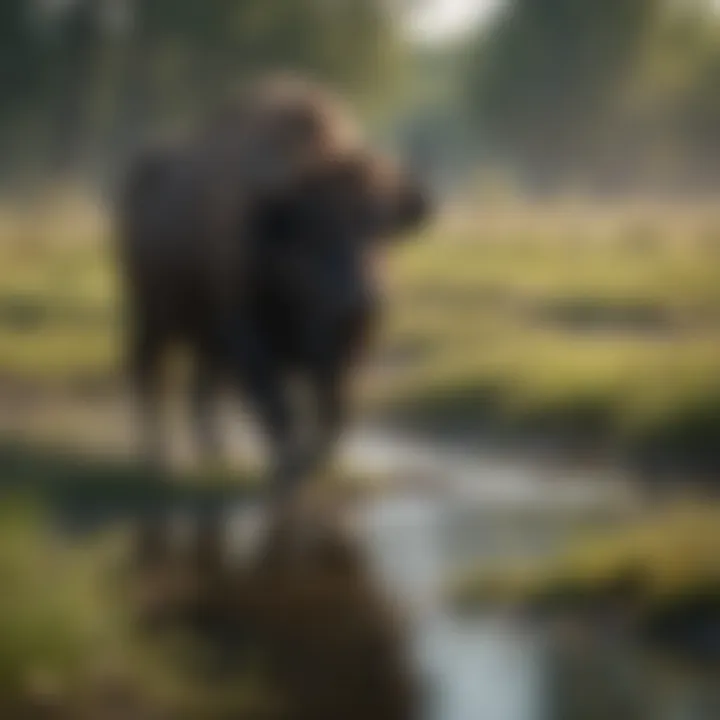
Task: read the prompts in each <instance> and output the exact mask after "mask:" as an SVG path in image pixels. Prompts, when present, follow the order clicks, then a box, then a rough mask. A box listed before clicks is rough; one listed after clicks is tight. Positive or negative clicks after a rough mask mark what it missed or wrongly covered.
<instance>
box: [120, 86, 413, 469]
mask: <svg viewBox="0 0 720 720" xmlns="http://www.w3.org/2000/svg"><path fill="white" fill-rule="evenodd" d="M293 87H294V86H293ZM266 92H267V96H265V95H263V94H262V93H261V92H260V91H258V90H256V91H255V93H256V95H255V96H250V99H248V98H247V97H246V98H245V100H244V102H245V103H246V105H245V106H243V105H242V103H241V104H240V105H235V106H233V108H234V109H233V110H232V112H230V111H228V112H227V113H226V114H225V115H224V116H223V117H222V118H221V119H220V120H216V121H215V122H216V125H215V128H216V130H215V132H214V133H208V132H205V133H204V134H200V135H199V136H198V137H197V138H194V139H192V140H191V141H188V142H187V143H185V144H184V145H178V146H175V147H167V148H162V149H157V150H154V151H152V152H149V153H147V154H145V155H144V156H143V157H142V158H141V159H140V160H139V161H138V163H137V164H136V165H135V166H134V168H133V169H132V171H131V173H130V175H129V178H128V181H127V184H126V188H125V192H124V195H123V198H122V206H121V215H120V220H121V222H120V244H121V257H122V263H123V268H124V270H125V277H126V281H127V289H128V307H129V312H130V317H129V321H130V341H129V350H130V363H131V371H132V376H133V379H134V382H135V384H136V387H137V389H138V390H139V393H140V397H141V398H142V401H143V405H144V417H145V418H146V421H147V422H146V425H145V430H144V432H145V441H146V443H147V444H148V449H149V450H150V451H151V452H152V453H153V454H154V455H155V456H157V455H158V454H159V453H160V449H159V446H160V445H161V439H160V438H159V424H158V422H157V418H156V414H157V395H158V388H159V380H160V377H161V373H160V363H161V361H162V358H163V355H164V351H165V349H166V348H167V347H168V346H169V345H170V344H171V343H174V342H183V343H184V344H185V345H186V346H187V347H189V348H190V350H191V351H192V355H193V356H194V359H195V365H196V380H195V388H194V391H193V397H194V414H195V417H196V420H197V429H198V433H199V437H200V439H201V441H202V443H203V446H204V448H205V449H206V451H208V452H209V453H212V454H214V453H215V452H216V448H215V447H214V445H215V435H214V432H213V429H212V426H211V418H210V408H209V403H210V400H211V397H212V394H213V393H212V391H213V388H214V386H215V384H216V382H217V381H218V379H219V377H220V376H221V375H222V374H223V373H225V374H229V375H230V376H231V379H233V380H236V381H238V382H239V384H240V385H241V386H242V387H243V389H244V390H245V392H246V393H247V395H248V396H249V399H250V400H251V402H253V403H254V405H255V408H256V410H257V412H258V413H259V415H260V417H261V422H262V424H263V427H264V429H265V430H266V432H267V434H268V435H269V437H270V440H271V442H272V443H274V447H275V448H276V450H277V452H276V453H275V459H276V462H278V463H279V464H280V465H281V466H282V467H281V468H280V472H279V476H280V477H282V478H285V479H288V478H290V477H292V478H295V479H297V478H298V477H299V474H300V473H299V467H300V466H301V465H305V466H307V465H308V463H307V460H308V456H309V455H318V454H321V453H320V451H319V450H318V448H319V447H320V446H322V447H323V450H325V449H327V447H328V446H329V445H330V444H331V441H330V440H329V438H330V436H331V435H334V434H335V432H336V429H337V427H338V426H339V423H340V414H341V411H340V405H341V403H340V398H339V395H340V388H341V386H342V383H343V376H344V373H345V370H346V368H347V366H348V364H349V355H348V352H346V348H347V347H349V346H350V345H352V344H357V343H355V342H353V340H354V338H355V337H356V336H359V334H360V333H361V326H364V325H365V318H366V316H367V315H368V311H369V308H370V305H371V299H372V295H373V293H372V286H371V283H370V280H371V278H370V277H369V276H368V274H367V272H366V269H365V265H364V263H363V258H364V255H365V254H366V253H367V252H368V250H369V248H370V246H371V245H372V244H373V243H372V241H373V240H376V239H379V238H381V237H382V236H385V235H393V234H396V233H397V232H398V231H399V230H401V229H403V228H405V227H410V226H413V225H415V224H417V222H418V221H419V220H420V219H421V217H422V216H423V215H424V211H425V208H424V205H423V202H422V195H421V193H420V191H419V190H418V189H417V188H416V187H415V186H414V185H413V184H412V183H410V182H409V181H407V180H406V179H405V178H404V177H403V175H402V174H401V173H399V172H398V171H396V170H392V171H390V170H388V168H387V167H386V163H385V162H384V161H381V160H380V158H378V157H375V156H373V155H372V154H368V153H365V152H361V151H359V150H358V149H357V146H356V144H355V141H354V140H350V139H349V133H348V132H347V130H346V129H343V130H342V132H341V131H339V130H338V128H336V127H335V124H336V123H338V122H339V121H338V120H337V113H332V112H330V111H329V109H328V107H329V106H328V103H325V104H323V101H322V96H321V95H318V94H317V93H316V92H315V91H313V92H311V91H310V90H309V89H298V88H296V87H294V90H293V93H289V91H287V90H285V91H283V90H281V89H277V88H276V89H275V90H274V91H273V92H274V94H273V92H270V91H269V90H266ZM253 97H255V99H256V103H255V104H253V103H252V98H253ZM243 108H245V109H243ZM223 148H224V150H225V152H224V153H223V152H222V150H223ZM263 160H266V161H267V162H266V163H265V164H264V163H263V162H262V161H263ZM283 164H284V167H283ZM331 309H332V312H329V310H331ZM289 370H292V371H297V370H302V372H304V373H305V375H306V377H307V379H309V380H310V383H311V385H312V386H313V388H314V390H315V393H316V397H317V400H318V406H319V408H320V414H321V416H323V417H322V420H321V423H320V424H321V426H323V427H322V431H323V432H322V435H323V439H322V440H321V441H319V442H318V443H317V446H316V447H315V449H313V450H311V451H304V452H303V458H302V459H301V458H300V457H299V456H298V454H294V453H293V452H291V448H292V447H293V446H294V440H295V436H294V431H295V428H294V427H293V426H292V420H291V419H292V412H291V408H290V407H289V405H288V398H287V393H286V387H285V384H286V383H285V380H286V375H287V372H288V371H289Z"/></svg>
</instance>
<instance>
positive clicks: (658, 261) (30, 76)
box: [0, 0, 720, 720]
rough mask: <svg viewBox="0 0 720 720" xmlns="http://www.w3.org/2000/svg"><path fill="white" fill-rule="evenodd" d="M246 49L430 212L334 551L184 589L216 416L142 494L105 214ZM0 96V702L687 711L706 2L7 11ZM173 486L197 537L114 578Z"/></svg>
mask: <svg viewBox="0 0 720 720" xmlns="http://www.w3.org/2000/svg"><path fill="white" fill-rule="evenodd" d="M273 70H282V71H287V70H290V71H293V72H296V73H299V74H304V75H309V76H310V77H312V78H314V79H316V80H318V81H320V82H322V83H325V84H327V85H328V86H329V87H331V88H333V89H334V90H335V91H336V92H338V93H340V94H341V95H342V96H343V97H344V98H345V99H346V100H347V101H348V102H349V103H350V104H351V107H352V108H353V111H354V112H355V113H356V114H357V116H358V117H359V118H360V119H361V121H362V123H363V126H364V128H365V130H366V133H367V135H368V137H369V138H370V139H371V140H372V141H373V142H374V143H375V144H377V146H378V147H380V148H383V149H387V150H388V151H390V152H392V153H396V154H398V155H399V156H400V157H402V158H404V159H405V160H406V161H407V162H409V163H410V164H411V166H412V167H413V168H414V169H415V170H416V171H417V172H418V173H419V174H420V175H421V177H423V178H424V179H426V181H427V182H429V183H430V185H431V187H432V188H433V191H434V193H435V194H436V196H437V197H438V198H439V200H440V202H439V205H440V213H439V217H438V218H437V219H436V220H435V222H434V223H433V225H432V227H430V228H428V230H427V231H426V232H425V233H424V234H423V236H422V237H421V238H419V239H418V240H412V241H411V242H409V243H407V244H405V245H404V246H403V247H401V248H399V249H398V250H397V252H396V253H394V254H393V257H392V258H391V260H390V267H389V269H388V273H387V276H388V284H389V288H388V305H387V308H386V316H385V319H384V325H383V330H382V333H381V335H382V336H381V338H380V343H379V346H378V347H377V348H376V349H375V351H374V352H373V354H372V358H371V362H370V365H369V367H368V368H367V370H366V372H365V375H364V376H363V383H362V388H361V391H360V392H359V397H358V405H359V408H358V410H359V412H358V413H357V421H356V423H355V427H354V430H353V432H351V433H350V434H349V437H348V438H347V441H346V446H345V461H344V463H343V464H342V467H341V468H339V469H338V470H337V471H336V472H335V473H334V474H333V475H334V476H333V477H332V478H331V479H330V481H329V482H330V486H331V487H332V488H333V492H335V491H337V490H338V488H341V489H342V490H341V492H342V493H343V496H345V495H346V494H347V496H348V497H350V498H351V499H352V502H351V503H350V509H349V510H348V511H347V514H348V516H349V519H350V521H351V525H352V527H353V528H354V532H355V533H356V535H353V537H354V539H353V540H352V541H351V540H349V539H348V538H342V539H341V540H342V541H341V540H338V538H335V537H334V536H333V537H332V538H330V539H328V538H325V539H324V540H322V542H321V543H320V545H321V547H319V549H318V552H317V554H316V555H313V557H312V562H310V565H309V567H310V566H311V567H310V569H309V570H308V573H310V574H309V575H307V576H306V577H305V579H304V580H303V581H302V582H301V581H297V582H298V583H299V584H298V585H297V586H293V585H292V583H291V584H290V585H287V582H289V581H287V582H286V580H283V578H282V577H281V578H280V579H278V578H276V577H275V576H273V579H272V582H273V583H275V582H277V583H280V585H279V586H276V585H273V584H272V583H271V584H270V585H267V586H266V585H264V584H262V583H259V584H258V583H253V582H251V583H250V585H248V580H247V578H238V577H236V575H237V573H235V574H233V573H231V572H230V571H228V570H223V571H222V572H220V571H218V574H216V575H212V577H211V576H210V575H206V574H204V573H205V571H206V570H209V569H211V568H212V567H213V563H212V562H209V561H208V559H207V558H208V557H211V558H214V557H215V556H216V555H217V554H222V553H224V552H226V551H228V547H230V549H232V547H231V546H232V545H233V542H235V543H237V542H240V541H233V540H232V538H233V537H235V536H236V535H237V536H238V537H239V536H240V535H242V532H241V531H242V528H244V527H246V526H247V524H248V522H250V524H251V525H252V522H251V521H252V517H249V516H248V512H246V511H247V510H248V508H249V509H252V508H253V507H255V506H254V505H253V500H252V498H253V495H254V493H255V491H256V486H257V477H258V472H257V469H256V463H255V459H254V456H255V447H254V445H255V443H254V441H253V440H252V433H251V432H249V431H248V428H247V423H246V422H245V421H244V420H242V419H238V418H237V417H236V415H237V408H234V407H229V408H228V411H227V413H226V414H227V418H226V425H227V426H228V427H227V430H228V432H229V433H230V434H231V435H232V437H233V443H232V447H231V451H232V453H233V455H234V456H235V457H234V462H233V463H232V464H231V467H227V468H225V467H223V468H220V469H218V468H196V467H194V466H193V464H192V463H190V462H187V461H186V455H187V454H188V453H187V446H188V445H189V441H188V440H187V437H186V436H187V428H185V427H183V425H182V422H181V421H179V420H178V421H177V423H176V424H177V425H178V427H177V433H176V437H177V438H178V439H177V443H176V444H177V448H175V449H176V451H177V452H176V454H177V455H178V457H179V460H178V463H177V471H176V477H175V476H174V477H173V482H172V483H170V484H163V485H161V484H159V483H157V482H155V481H156V480H157V478H155V477H153V475H152V473H151V472H150V471H148V470H147V469H142V468H139V467H138V466H137V465H136V464H135V463H134V462H133V450H132V427H131V423H130V422H129V421H128V415H127V412H126V407H125V405H126V396H127V393H126V392H125V390H126V389H125V387H124V380H123V375H122V361H121V353H122V343H123V335H122V330H123V312H122V302H121V298H120V293H119V291H118V283H117V279H116V274H115V264H114V257H113V246H112V242H111V237H112V225H111V222H110V219H111V218H110V212H109V210H110V208H111V205H112V202H113V199H114V196H115V192H116V188H117V186H118V182H119V181H120V179H121V177H122V173H123V171H124V169H125V168H126V166H127V163H128V161H129V160H130V158H131V157H132V155H133V153H135V152H136V151H137V150H138V149H139V148H141V147H143V146H144V145H145V144H147V143H148V142H150V141H152V140H153V139H155V138H158V137H164V136H166V135H173V134H176V133H181V132H183V131H184V130H186V129H187V128H192V127H193V126H194V125H195V124H196V123H197V122H198V121H199V120H202V119H203V118H204V117H205V116H206V114H207V112H208V111H209V109H210V108H212V107H213V105H214V104H215V103H217V102H218V100H219V99H220V98H222V97H223V96H225V95H226V94H227V93H228V92H229V91H231V90H232V89H233V88H234V87H236V86H238V85H241V84H242V83H243V82H244V81H247V80H250V79H252V78H255V77H257V76H258V75H259V74H262V73H266V72H268V71H273ZM0 99H1V102H0V488H2V490H3V502H2V512H1V515H2V521H1V522H0V535H3V536H4V537H3V538H2V540H0V583H2V587H3V593H2V594H1V596H0V715H2V717H7V718H9V720H14V719H15V718H19V719H20V718H26V717H28V718H29V717H33V718H34V717H48V718H56V717H57V718H68V719H69V720H75V718H89V719H90V720H104V719H105V718H108V719H110V718H119V717H122V718H128V720H135V719H136V718H137V719H139V718H146V717H152V718H154V717H158V718H160V717H163V718H165V717H170V718H188V719H190V718H204V719H205V718H258V717H279V718H295V717H297V718H303V719H305V718H307V720H323V719H324V718H326V717H340V716H342V717H347V718H351V717H355V716H357V717H358V718H360V717H368V716H373V717H377V718H384V717H388V718H400V717H402V718H405V717H423V718H425V717H427V718H430V719H431V720H481V719H482V720H541V719H543V720H565V719H566V718H567V719H568V720H591V719H594V720H609V719H610V718H614V719H616V720H620V718H628V719H629V720H646V719H647V720H665V719H666V718H667V720H675V719H676V718H677V719H679V718H683V719H685V718H687V719H689V720H717V719H718V718H720V690H719V688H720V505H718V502H717V495H718V488H720V205H719V204H718V197H720V4H719V3H718V2H717V1H716V0H514V1H513V0H262V1H260V0H2V3H0ZM181 364H182V363H180V365H181ZM178 372H182V367H180V368H179V369H178ZM199 507H200V508H207V507H222V508H224V510H225V511H226V514H227V516H228V519H227V522H226V523H225V524H224V527H223V537H224V539H223V541H222V542H220V541H219V540H217V538H215V537H214V535H213V533H212V532H210V531H208V537H206V536H205V535H204V534H203V533H202V532H201V533H200V534H199V535H197V536H196V540H195V541H193V542H194V543H195V545H194V544H193V542H191V543H190V545H188V544H187V543H185V545H183V543H182V542H180V541H177V542H176V541H175V540H173V542H172V543H170V541H169V540H167V538H165V537H164V536H163V537H156V538H154V539H153V538H152V537H150V538H148V537H145V536H144V535H142V534H141V537H140V541H141V542H140V552H139V553H138V555H137V557H138V558H139V559H140V560H142V561H143V562H141V563H140V564H141V565H142V567H140V568H138V567H135V565H133V562H135V560H137V558H135V556H134V555H133V556H132V558H131V559H132V560H133V562H131V563H130V565H132V567H131V569H128V568H127V567H126V566H127V564H128V562H127V561H128V557H127V555H128V553H127V548H128V535H129V534H130V535H132V531H129V529H128V522H127V521H128V519H133V520H135V519H137V518H138V517H146V516H148V515H153V514H155V513H156V512H161V513H163V514H168V515H172V517H173V518H177V517H179V518H180V520H182V518H183V517H186V516H187V515H194V514H196V511H197V508H199ZM252 514H253V513H252V512H250V513H249V515H250V516H252ZM180 525H182V522H180ZM236 530H237V532H235V531H236ZM173 532H174V531H173ZM170 534H172V533H170ZM186 534H187V533H185V535H186ZM330 534H331V535H332V533H330ZM160 535H162V533H161V534H160ZM175 535H177V536H178V537H181V536H182V537H184V534H183V532H176V533H175V532H174V534H173V537H175ZM133 537H134V536H133ZM208 538H209V539H208ZM166 540H167V542H166ZM215 541H217V543H218V544H217V546H215V545H213V542H215ZM338 542H339V543H340V546H341V548H340V549H338V548H337V547H335V544H337V543H338ZM173 543H174V544H173ZM203 543H205V544H203ZM323 543H325V544H323ZM333 543H335V544H333ZM166 545H168V547H166ZM221 545H222V546H223V547H222V549H221V548H220V546H221ZM328 545H329V546H331V547H332V548H334V549H333V550H332V551H329V550H327V547H326V546H328ZM170 546H172V547H170ZM181 546H182V547H185V550H184V551H183V552H180V550H178V547H181ZM188 547H189V548H190V550H188ZM208 547H209V548H210V549H209V550H208ZM168 548H169V549H168ZM203 552H205V553H209V555H203V554H202V553H203ZM131 555H132V553H131ZM356 555H357V556H358V557H356ZM198 557H199V558H201V560H200V562H198V561H197V560H198ZM148 558H150V559H154V562H155V563H156V565H154V566H153V567H152V569H151V571H148V570H147V568H146V567H145V565H143V563H144V562H145V561H147V560H148ZM138 562H139V560H138ZM198 568H200V569H198ZM338 568H340V569H341V570H342V572H340V570H338ZM201 571H202V572H201ZM338 572H340V575H341V576H342V578H343V580H342V582H340V583H339V584H338V581H337V577H336V575H337V573H338ZM263 577H264V576H263ZM243 582H244V583H245V585H243V584H242V583H243ZM263 582H265V580H263ZM283 582H286V584H285V585H283V584H282V583H283ZM308 586H312V587H314V588H315V589H316V591H317V592H316V594H315V596H314V597H315V600H314V601H313V602H315V603H316V604H315V605H313V603H311V602H309V601H307V593H306V590H307V587H308ZM189 587H192V588H194V590H193V591H192V592H191V591H190V590H188V588H189ZM278 587H279V588H280V589H278ZM198 588H200V589H198ZM288 588H289V589H288ZM359 588H362V589H359ZM6 589H7V590H6ZM378 595H383V596H389V597H390V601H389V604H390V605H393V606H394V607H395V610H396V612H397V613H398V616H399V617H394V618H393V619H390V618H388V617H386V615H385V608H384V606H383V609H382V610H381V609H380V608H379V607H377V606H378V605H380V604H382V603H379V600H378V599H377V597H376V596H378ZM278 596H281V597H283V598H284V599H285V601H286V605H280V604H278V603H277V601H276V600H277V597H278ZM218 598H224V600H223V602H220V601H219V600H218ZM248 598H251V600H248ZM236 601H237V602H236ZM358 614H359V615H358ZM158 616H160V617H161V619H162V620H163V622H161V623H160V625H162V631H160V632H159V633H158V632H155V629H153V630H152V631H149V630H148V625H150V626H152V628H155V625H156V624H157V622H156V620H157V617H158ZM147 617H151V621H150V620H148V619H147ZM357 617H362V618H363V622H366V623H369V625H367V627H372V628H374V630H372V632H371V631H370V630H367V632H366V636H367V637H369V636H372V637H373V638H375V637H377V638H381V639H382V642H381V640H380V639H378V640H377V644H376V645H374V646H373V648H374V649H370V650H368V648H367V647H366V646H365V645H362V644H361V645H356V644H354V643H355V642H356V640H357V642H360V641H359V640H358V639H357V637H356V636H357V635H358V633H353V632H352V630H353V628H357V627H358V626H361V624H360V621H359V620H357V619H355V618H357ZM198 618H201V620H199V619H198ZM281 618H282V619H283V621H282V622H281V621H280V619H281ZM287 618H291V619H290V620H287ZM313 623H314V624H313ZM166 625H168V626H169V627H170V629H169V630H167V628H166V627H165V626H166ZM301 626H302V627H306V626H307V627H309V628H311V630H309V631H308V632H307V633H306V634H305V635H303V634H302V633H301V632H300V630H299V628H300V627H301ZM400 626H402V627H403V628H404V629H405V632H403V633H400V631H399V628H400ZM258 627H259V628H261V629H262V632H255V634H253V632H254V630H253V629H257V628H258ZM362 627H366V626H364V625H362ZM218 628H219V630H218ZM279 628H281V629H279ZM360 634H362V633H360ZM219 638H222V642H221V641H220V639H219ZM248 638H251V639H250V640H249V639H248ZM328 638H335V639H337V638H342V639H343V640H344V641H345V642H336V641H335V640H332V641H331V640H329V639H328ZM361 646H362V649H360V648H361ZM239 648H240V649H243V648H244V649H247V648H250V650H248V651H247V652H245V653H244V654H243V653H241V652H240V651H239ZM268 648H270V650H268ZM363 653H365V654H363ZM386 654H387V656H388V657H391V656H392V658H394V660H393V662H390V661H388V662H387V663H379V661H378V658H379V657H385V656H386ZM398 654H399V655H401V656H402V658H398V657H396V655H398ZM239 655H242V657H241V658H240V657H238V656H239ZM246 655H249V656H250V657H249V659H248V657H246ZM228 657H230V658H231V660H228ZM309 657H313V658H315V661H314V662H309V661H308V658H309ZM218 658H220V659H218ZM259 658H260V659H259ZM263 658H264V659H263ZM268 658H269V659H268ZM288 658H295V660H294V661H290V660H288ZM298 658H299V660H298ZM348 658H354V659H355V660H356V661H357V662H356V663H355V664H353V662H355V660H354V661H353V662H348V663H343V662H342V660H343V659H344V660H347V659H348ZM368 658H369V659H368ZM284 660H287V662H284ZM363 663H365V664H363ZM380 665H382V667H383V668H385V670H383V671H382V672H385V671H386V672H387V677H385V676H383V677H382V678H381V680H378V681H377V683H375V681H373V683H374V684H373V683H371V684H372V687H373V688H374V689H373V691H372V692H369V693H368V692H366V691H362V692H361V691H358V689H357V685H356V684H353V683H354V681H351V680H349V679H348V678H353V677H366V675H365V674H364V673H366V670H367V667H368V666H371V667H373V668H375V667H378V666H380ZM288 666H289V667H292V668H297V667H299V666H303V667H304V669H305V671H306V672H307V673H308V675H306V676H305V675H303V676H302V680H298V677H299V676H298V674H297V673H295V672H294V671H290V670H288V669H287V668H288ZM340 667H343V668H346V673H347V674H346V675H342V677H343V678H344V680H340V679H338V678H339V677H340V675H337V676H336V675H333V674H332V673H333V672H337V673H340V670H338V668H340ZM343 672H345V670H344V671H343ZM382 672H380V674H381V675H382ZM408 675H413V676H415V677H416V679H417V684H416V688H415V690H414V691H411V690H409V689H408V687H407V686H406V681H407V676H408ZM308 678H310V679H308ZM342 683H346V684H342ZM340 686H342V687H343V688H346V690H343V691H342V692H339V693H336V694H337V695H338V696H342V698H343V701H346V702H347V705H346V706H343V705H342V704H341V705H337V704H336V705H333V704H332V702H335V701H337V702H340V701H339V700H337V697H335V698H334V699H333V701H332V702H331V701H329V700H327V701H326V697H325V695H324V694H323V693H325V692H326V691H327V688H328V687H330V688H332V687H340ZM308 687H310V688H314V690H313V692H315V693H316V694H314V695H313V694H312V692H310V691H308V692H307V693H306V694H305V695H303V690H302V689H303V688H305V689H306V688H308ZM299 688H300V689H299ZM358 693H359V694H360V695H363V696H372V697H373V698H376V695H377V698H379V699H377V703H378V704H376V705H368V706H367V707H366V708H365V709H364V710H363V711H362V712H364V713H365V715H361V714H360V712H361V711H359V710H358V711H357V713H358V714H357V715H355V716H352V715H351V714H350V710H349V709H347V708H350V707H355V706H357V707H360V706H359V705H357V697H358ZM373 693H376V695H375V694H373ZM410 696H412V697H413V698H415V699H416V701H417V702H416V703H415V704H413V703H410V704H408V702H406V699H407V697H410ZM400 697H402V698H405V699H403V700H402V701H401V700H399V699H398V698H400ZM318 698H320V699H318ZM373 702H375V700H373ZM410 706H412V707H410ZM328 707H331V708H334V709H333V710H332V713H334V715H333V714H332V713H331V711H330V710H328V709H327V708H328ZM342 707H344V708H345V709H343V710H340V709H338V708H342ZM380 707H382V708H383V709H382V710H380V709H379V708H380ZM113 713H114V714H113ZM323 713H325V714H323ZM338 713H339V714H338Z"/></svg>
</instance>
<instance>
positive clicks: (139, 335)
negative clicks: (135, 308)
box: [129, 322, 166, 466]
mask: <svg viewBox="0 0 720 720" xmlns="http://www.w3.org/2000/svg"><path fill="white" fill-rule="evenodd" d="M163 345H164V343H163V338H162V337H161V336H160V335H159V334H158V333H156V332H154V331H153V329H152V328H151V327H150V326H149V325H147V324H146V323H144V322H139V323H138V324H137V326H136V327H135V328H134V330H133V333H132V336H131V338H130V348H129V364H130V375H131V380H132V383H133V386H134V390H135V393H136V401H137V403H138V410H139V418H138V419H139V423H138V429H139V435H140V451H141V455H142V457H143V459H144V460H145V461H146V462H148V463H150V464H151V465H153V466H161V465H162V464H163V463H164V462H165V460H166V458H165V452H166V448H165V443H164V438H163V431H162V417H161V408H160V403H161V392H160V390H161V388H160V382H161V378H160V370H161V361H162V350H163Z"/></svg>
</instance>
